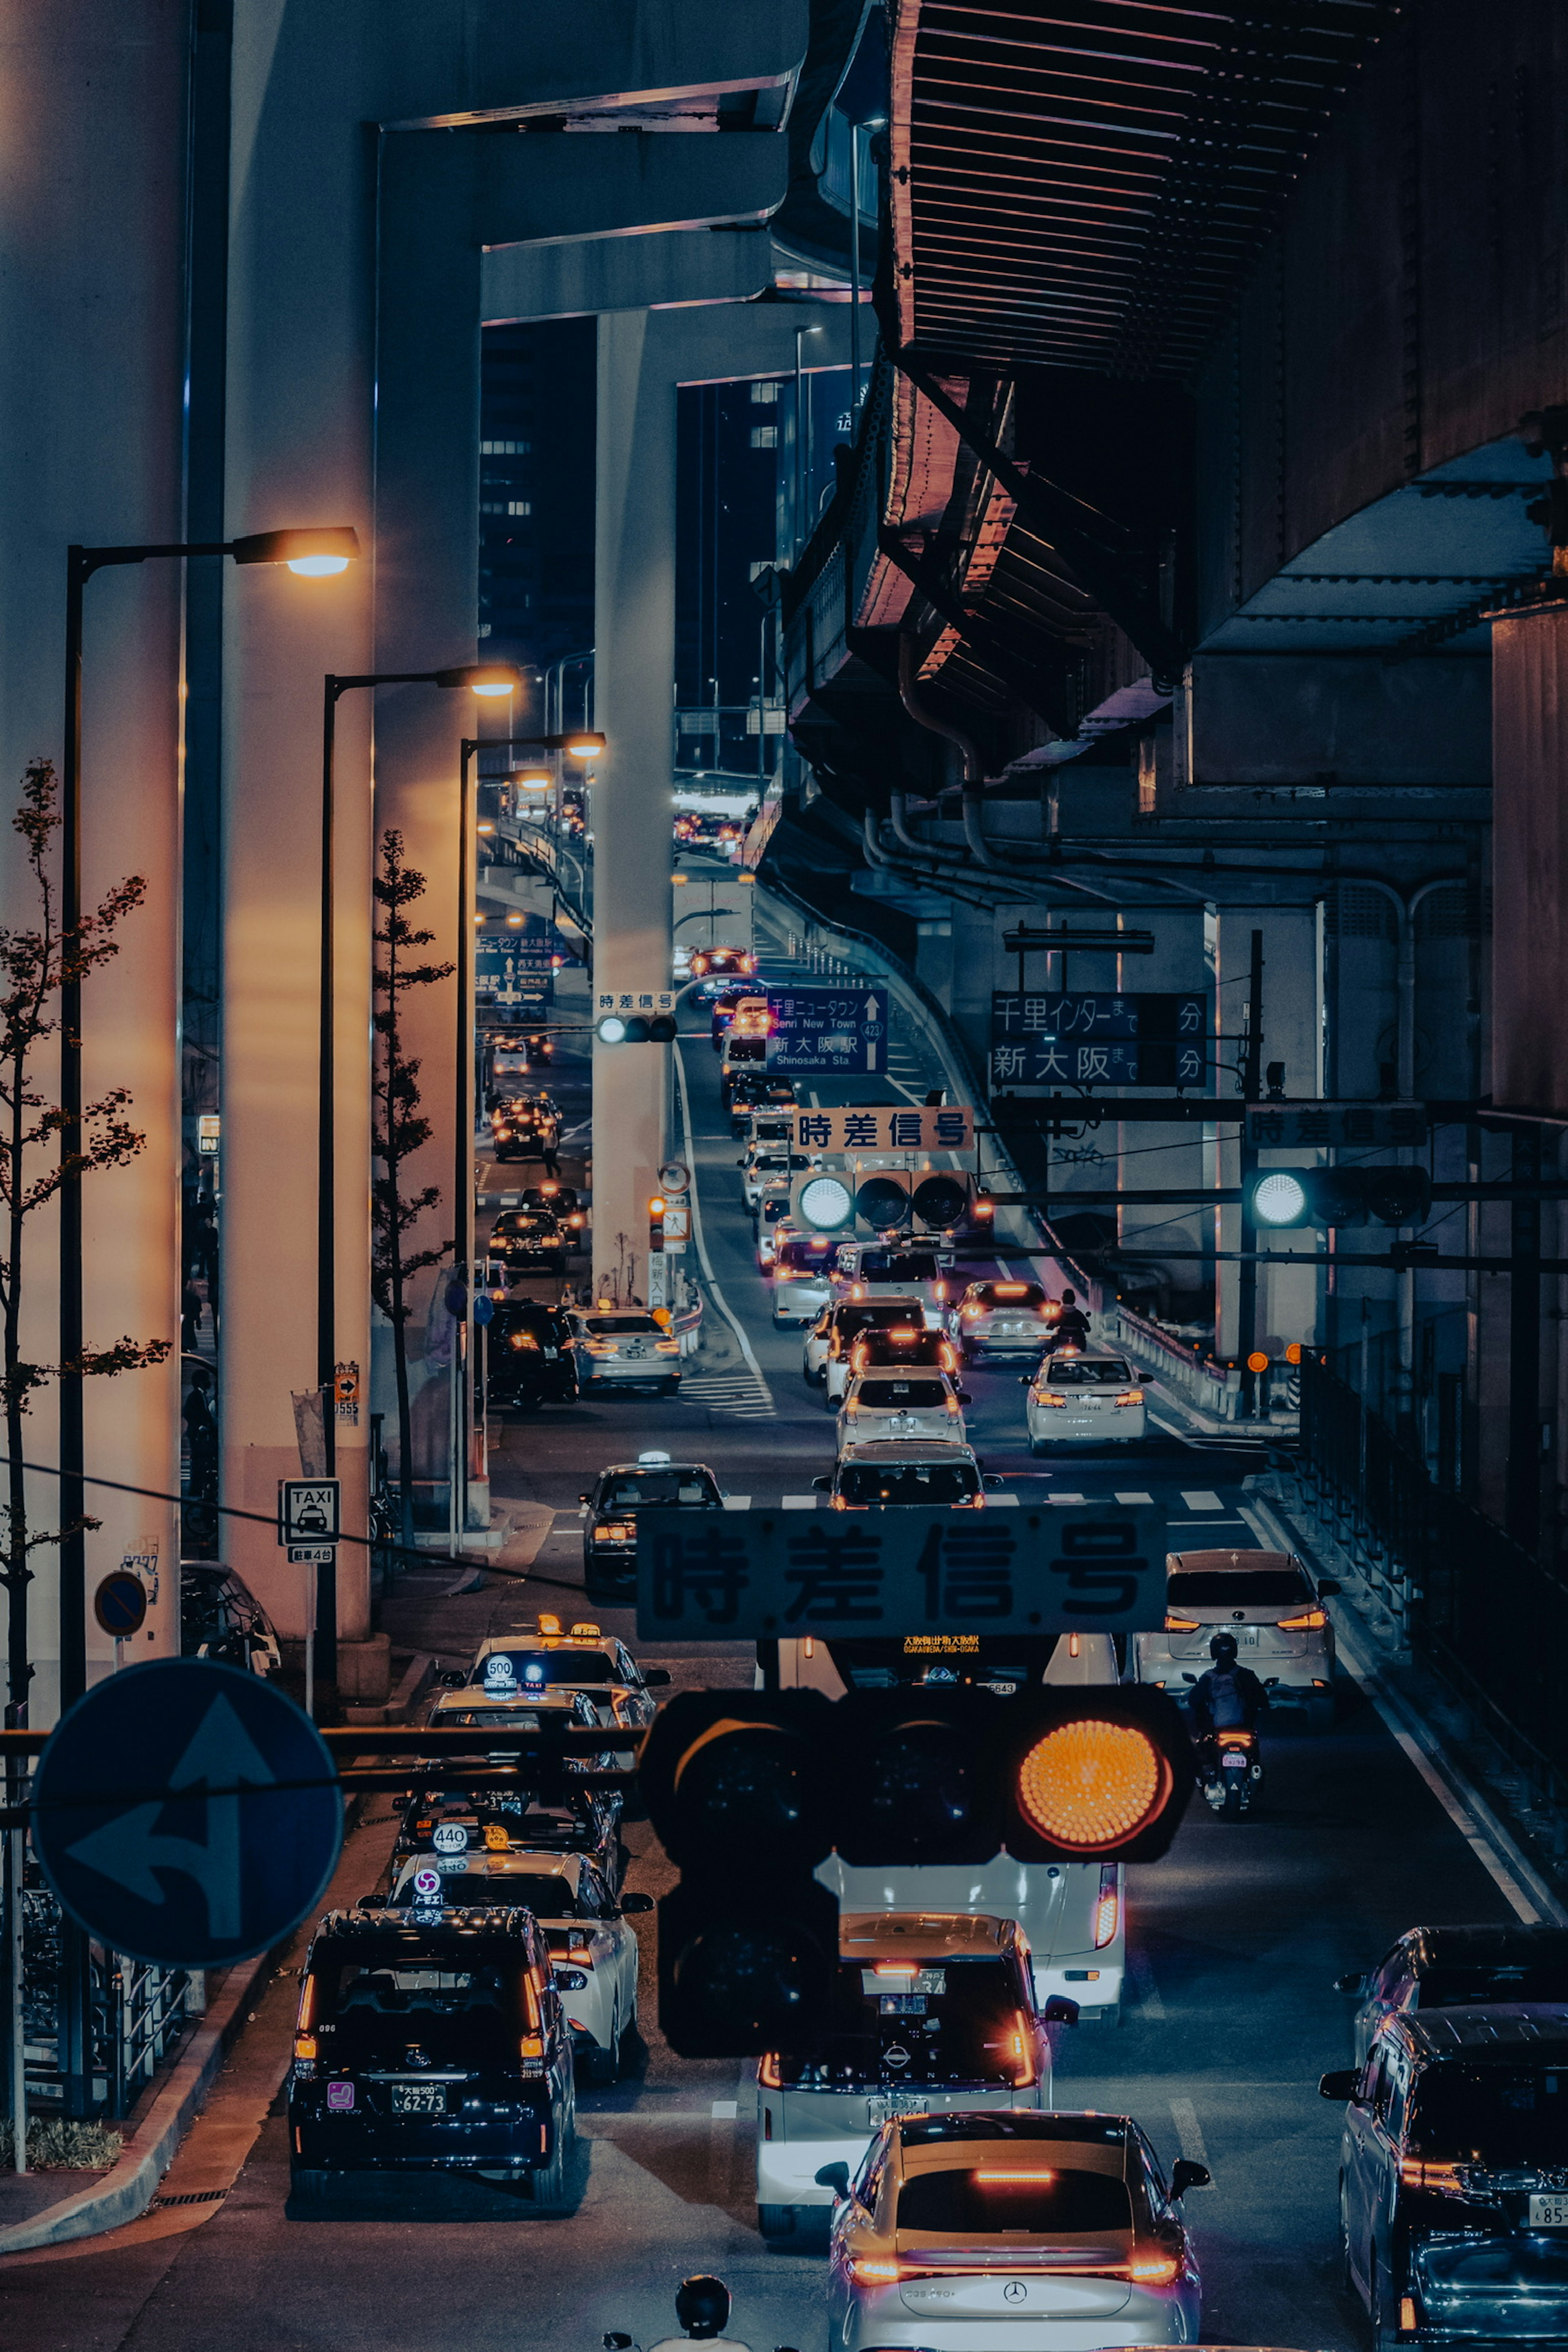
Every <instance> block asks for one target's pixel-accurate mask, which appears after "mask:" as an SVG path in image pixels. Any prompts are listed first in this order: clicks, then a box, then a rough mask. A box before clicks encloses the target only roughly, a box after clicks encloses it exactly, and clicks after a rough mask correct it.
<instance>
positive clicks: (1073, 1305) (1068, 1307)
mask: <svg viewBox="0 0 1568 2352" xmlns="http://www.w3.org/2000/svg"><path fill="white" fill-rule="evenodd" d="M1088 1343H1089V1318H1088V1316H1087V1315H1086V1314H1085V1313H1084V1311H1083V1309H1082V1307H1080V1306H1079V1303H1078V1293H1077V1292H1076V1291H1075V1290H1064V1291H1063V1293H1062V1297H1061V1307H1060V1309H1059V1311H1058V1314H1057V1315H1056V1317H1055V1318H1053V1321H1052V1326H1051V1344H1052V1346H1053V1347H1058V1348H1082V1347H1086V1346H1087V1345H1088Z"/></svg>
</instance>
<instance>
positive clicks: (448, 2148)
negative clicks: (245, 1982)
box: [289, 1910, 576, 2210]
mask: <svg viewBox="0 0 1568 2352" xmlns="http://www.w3.org/2000/svg"><path fill="white" fill-rule="evenodd" d="M575 2129H576V2111H575V2106H574V2096H573V2088H572V2036H571V2033H570V2032H569V2030H568V2028H567V2025H566V2021H565V2019H564V2016H563V2011H562V2007H561V1997H560V1995H559V1993H558V1992H557V1990H556V1989H555V1980H554V1975H553V1969H552V1961H551V1957H550V1949H549V1946H548V1944H547V1943H546V1941H545V1937H544V1935H543V1932H542V1929H541V1928H540V1927H539V1925H538V1923H537V1921H536V1920H535V1919H534V1917H533V1915H532V1913H531V1912H530V1911H521V1910H507V1911H500V1910H470V1911H461V1910H458V1911H438V1912H437V1911H432V1912H430V1913H429V1914H427V1915H423V1916H422V1915H421V1914H419V1913H418V1912H413V1911H404V1910H397V1911H391V1910H385V1911H357V1912H345V1911H331V1912H329V1913H328V1914H327V1916H326V1917H325V1918H324V1919H323V1920H322V1921H321V1925H320V1926H319V1927H318V1928H317V1929H316V1932H315V1935H314V1936H313V1937H312V1938H311V1941H310V1950H309V1952H308V1953H307V1955H306V1959H305V1969H304V1974H303V1977H302V1979H301V1980H300V2014H299V2021H298V2023H297V2025H296V2028H295V2034H294V2069H293V2074H292V2076H291V2078H290V2082H289V2186H290V2189H291V2191H292V2193H293V2195H294V2196H295V2197H297V2198H299V2199H300V2200H301V2201H302V2202H307V2203H308V2202H317V2201H319V2200H321V2197H322V2196H323V2195H324V2194H325V2192H326V2189H327V2185H328V2183H329V2182H330V2181H331V2179H333V2178H334V2176H337V2175H340V2174H345V2173H353V2172H384V2171H396V2172H412V2171H417V2172H468V2173H479V2174H480V2175H482V2176H483V2177H484V2178H485V2179H491V2180H496V2179H500V2180H521V2179H526V2180H527V2181H528V2183H529V2185H530V2188H531V2192H532V2196H533V2200H534V2202H535V2204H537V2205H539V2206H541V2207H542V2208H543V2209H545V2210H559V2209H560V2208H561V2206H562V2204H563V2200H564V2199H565V2198H566V2196H567V2193H568V2186H567V2178H566V2176H567V2169H568V2166H569V2163H570V2159H571V2154H572V2147H573V2142H574V2136H575Z"/></svg>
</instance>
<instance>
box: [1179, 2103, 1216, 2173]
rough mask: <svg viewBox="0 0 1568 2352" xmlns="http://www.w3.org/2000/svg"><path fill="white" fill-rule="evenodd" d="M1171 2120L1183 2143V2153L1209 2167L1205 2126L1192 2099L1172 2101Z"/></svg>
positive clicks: (1191, 2159) (1193, 2160)
mask: <svg viewBox="0 0 1568 2352" xmlns="http://www.w3.org/2000/svg"><path fill="white" fill-rule="evenodd" d="M1171 2121H1172V2122H1173V2124H1174V2125H1175V2126H1176V2137H1177V2138H1178V2139H1179V2140H1180V2141H1181V2143H1182V2154H1183V2155H1184V2157H1186V2158H1188V2159H1189V2161H1190V2162H1192V2163H1194V2164H1201V2165H1202V2166H1203V2167H1204V2168H1205V2170H1207V2169H1208V2168H1209V2152H1208V2149H1207V2148H1206V2147H1205V2145H1204V2135H1203V2126H1202V2125H1201V2124H1200V2123H1199V2122H1198V2111H1197V2109H1196V2107H1194V2105H1193V2103H1192V2101H1191V2099H1173V2100H1172V2101H1171Z"/></svg>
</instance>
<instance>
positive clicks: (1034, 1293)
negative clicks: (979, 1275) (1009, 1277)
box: [947, 1282, 1052, 1364]
mask: <svg viewBox="0 0 1568 2352" xmlns="http://www.w3.org/2000/svg"><path fill="white" fill-rule="evenodd" d="M1051 1305H1052V1302H1051V1301H1050V1299H1048V1298H1047V1296H1046V1293H1045V1291H1044V1290H1043V1289H1042V1287H1041V1286H1040V1285H1039V1284H1038V1283H1037V1282H972V1283H971V1284H970V1286H969V1287H968V1289H967V1290H966V1291H965V1292H964V1294H963V1297H962V1298H959V1299H955V1300H954V1302H953V1304H952V1306H951V1307H949V1308H948V1310H947V1328H948V1333H949V1336H950V1337H951V1338H952V1339H953V1340H955V1341H956V1343H957V1345H958V1347H959V1348H960V1349H961V1350H962V1351H963V1360H964V1361H965V1363H970V1364H977V1363H979V1362H980V1361H981V1360H982V1359H983V1358H984V1357H986V1356H1037V1355H1038V1354H1039V1352H1040V1350H1041V1349H1042V1348H1043V1347H1044V1346H1045V1345H1046V1342H1047V1340H1048V1339H1049V1338H1050V1336H1051V1325H1052V1318H1051V1315H1050V1311H1049V1310H1050V1308H1051Z"/></svg>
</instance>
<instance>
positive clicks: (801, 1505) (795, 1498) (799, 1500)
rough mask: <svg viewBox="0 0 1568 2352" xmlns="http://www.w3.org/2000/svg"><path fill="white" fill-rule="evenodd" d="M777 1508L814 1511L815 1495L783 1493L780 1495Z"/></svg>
mask: <svg viewBox="0 0 1568 2352" xmlns="http://www.w3.org/2000/svg"><path fill="white" fill-rule="evenodd" d="M779 1508H780V1510H781V1511H815V1510H816V1496H815V1495H784V1496H781V1497H780V1500H779Z"/></svg>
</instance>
